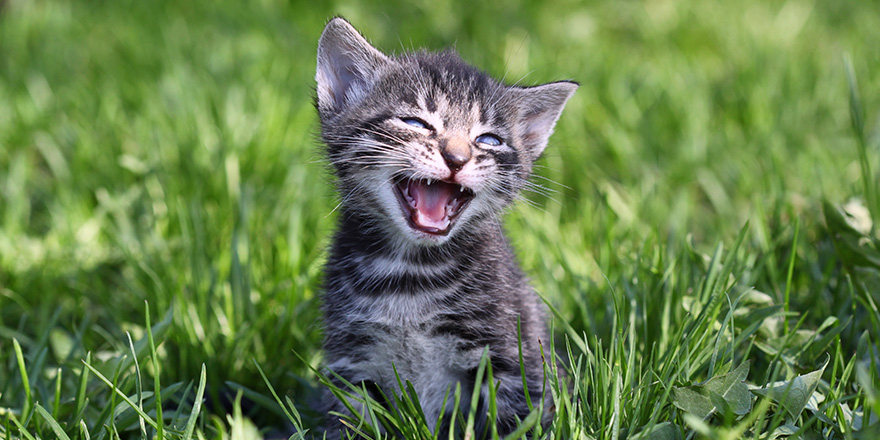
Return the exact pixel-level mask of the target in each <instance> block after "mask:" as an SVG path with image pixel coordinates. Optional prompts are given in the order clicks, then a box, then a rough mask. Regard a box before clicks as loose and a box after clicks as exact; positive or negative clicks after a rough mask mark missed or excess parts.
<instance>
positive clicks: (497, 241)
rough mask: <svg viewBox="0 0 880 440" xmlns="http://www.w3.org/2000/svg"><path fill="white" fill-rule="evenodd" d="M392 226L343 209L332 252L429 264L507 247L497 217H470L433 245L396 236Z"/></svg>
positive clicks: (397, 232)
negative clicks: (459, 228)
mask: <svg viewBox="0 0 880 440" xmlns="http://www.w3.org/2000/svg"><path fill="white" fill-rule="evenodd" d="M392 228H394V226H393V225H383V224H382V223H380V221H377V220H375V219H372V218H369V217H367V216H365V215H363V214H361V213H358V212H355V211H352V210H348V209H345V208H343V209H342V212H341V213H340V217H339V228H338V229H337V232H336V237H335V240H334V253H335V254H336V255H346V254H358V255H371V256H389V257H402V258H404V259H406V260H409V261H413V262H418V263H422V264H430V263H436V262H440V261H447V260H450V259H453V258H460V257H461V256H462V255H478V254H480V253H482V252H485V250H486V249H487V248H493V247H495V246H497V245H502V246H504V247H506V241H507V240H506V238H505V237H504V234H503V232H502V226H501V223H500V220H499V219H498V218H497V217H487V218H480V219H473V220H472V221H471V222H469V223H468V224H467V225H466V230H461V231H457V233H456V234H455V235H454V236H452V237H450V239H449V240H446V241H445V242H443V243H441V244H436V245H429V244H424V243H418V242H416V241H415V240H411V239H407V238H405V237H395V236H394V235H393V234H400V232H399V231H393V230H391V229H392Z"/></svg>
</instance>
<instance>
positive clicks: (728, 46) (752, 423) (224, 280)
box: [0, 0, 880, 440]
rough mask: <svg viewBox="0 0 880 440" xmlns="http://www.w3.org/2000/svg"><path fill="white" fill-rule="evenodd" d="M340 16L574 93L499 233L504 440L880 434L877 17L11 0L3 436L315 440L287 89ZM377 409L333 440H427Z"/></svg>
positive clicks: (310, 64)
mask: <svg viewBox="0 0 880 440" xmlns="http://www.w3.org/2000/svg"><path fill="white" fill-rule="evenodd" d="M0 4H4V2H0ZM338 14H341V15H343V16H345V17H347V18H348V19H350V20H351V21H352V22H353V23H354V24H355V26H357V27H358V28H359V29H361V30H362V31H363V32H364V33H365V34H366V35H367V36H368V37H369V38H370V39H371V40H372V41H373V43H375V44H376V45H377V46H378V47H380V48H382V49H384V50H386V51H400V50H403V49H405V48H410V47H428V48H432V49H440V48H444V47H448V46H451V45H454V46H455V47H456V48H457V49H458V51H459V52H460V53H461V54H462V55H463V57H464V58H465V59H467V60H469V61H471V62H472V63H474V64H476V65H478V66H480V67H481V68H484V69H485V70H487V71H488V72H490V73H492V74H494V75H497V76H499V77H501V76H505V77H506V79H507V80H508V81H509V82H516V81H520V82H521V83H525V84H533V83H540V82H546V81H551V80H556V79H569V78H571V79H576V80H578V81H579V82H580V83H581V88H580V89H579V90H578V92H577V94H576V95H575V97H574V98H573V99H572V101H571V102H570V103H569V104H568V106H567V108H566V110H565V113H564V114H563V117H562V119H561V121H560V123H559V125H558V127H557V131H556V134H555V135H554V137H553V138H552V139H551V145H550V146H549V147H548V149H547V153H546V154H545V157H544V159H542V161H541V163H540V165H541V167H540V169H539V174H540V176H536V178H535V181H536V182H538V183H542V184H544V185H545V186H546V187H547V188H549V189H551V190H553V191H554V192H553V193H552V194H551V196H550V197H547V196H545V195H541V194H531V195H529V198H530V200H531V201H532V202H533V204H534V206H531V205H529V204H520V205H519V206H517V207H516V208H515V209H514V210H513V211H512V213H511V215H510V216H509V218H508V222H507V227H508V232H509V235H510V236H511V237H512V239H513V241H514V245H515V247H516V248H517V250H518V253H519V255H520V259H521V262H522V264H523V266H524V268H525V269H526V271H527V272H528V273H529V274H530V275H531V276H532V279H533V283H534V285H535V286H536V287H537V289H538V290H539V291H540V292H541V294H542V295H543V296H544V297H545V298H546V300H547V302H548V304H549V305H550V306H552V309H553V310H554V313H553V314H554V317H555V318H554V320H553V326H554V329H555V332H554V341H552V345H551V343H550V342H551V341H547V343H546V344H545V355H546V356H547V357H550V356H551V354H552V353H556V354H557V355H558V357H559V359H560V363H559V365H560V367H559V368H563V369H565V370H567V371H566V372H565V374H562V373H561V372H560V371H559V370H557V369H556V368H549V367H548V371H547V391H548V392H552V393H553V398H554V403H555V406H556V413H555V414H556V415H555V419H554V421H553V423H552V424H551V425H550V426H548V427H546V429H542V428H541V427H540V426H534V421H535V420H536V418H532V419H527V420H526V421H525V423H524V425H523V428H522V430H521V431H520V432H519V433H525V432H532V435H533V438H556V439H562V438H566V439H567V438H571V439H581V438H595V439H626V438H629V439H642V440H644V439H672V438H688V439H689V438H712V439H737V438H744V437H750V438H767V439H769V438H774V437H776V436H800V437H802V438H836V439H840V438H842V439H871V438H877V436H880V429H878V426H880V425H878V423H877V415H878V414H880V398H878V393H880V378H878V374H880V373H878V363H880V352H878V348H880V347H878V345H877V343H878V340H880V311H878V307H877V303H878V301H880V239H878V234H877V228H876V227H875V226H874V225H875V224H876V222H877V221H878V220H880V190H878V188H880V183H878V182H880V180H878V178H880V174H878V173H877V171H878V170H880V163H878V161H880V155H878V152H877V148H878V146H880V145H878V140H880V124H878V121H880V119H878V118H880V69H878V66H880V51H877V50H876V42H877V41H880V7H878V6H877V5H876V4H875V3H874V2H870V1H863V2H831V1H825V2H809V1H797V0H789V1H787V2H784V3H779V2H765V1H759V0H745V1H742V2H726V3H725V2H700V1H696V0H694V1H687V2H670V1H650V2H644V3H642V2H635V1H627V2H610V1H606V2H589V3H584V2H576V1H558V2H540V1H534V2H525V1H523V2H476V3H475V4H471V3H470V2H464V1H459V0H447V1H435V2H419V1H414V2H396V3H394V2H386V3H385V4H381V5H375V4H370V5H367V3H366V2H364V3H363V4H360V3H357V2H301V4H300V3H299V2H293V3H285V2H279V1H273V0H267V1H261V2H252V3H244V2H232V1H219V2H189V1H183V2H172V1H161V0H156V1H150V2H142V1H132V0H128V1H116V2H97V3H96V2H75V1H60V0H59V1H27V0H12V1H8V2H5V6H3V7H2V9H0V54H3V55H2V56H0V438H22V439H32V438H33V439H35V438H52V437H57V438H71V439H102V438H154V437H155V438H168V439H179V438H192V437H193V436H196V437H199V438H201V437H204V438H216V437H223V438H251V437H255V436H259V435H262V434H271V435H276V434H278V433H279V432H287V431H289V428H290V427H291V426H293V427H295V428H296V429H298V430H299V433H302V432H303V430H305V429H308V428H310V427H311V426H312V424H313V423H314V416H315V415H314V414H312V413H311V411H310V410H309V403H310V402H311V400H312V399H313V398H314V397H315V396H316V394H317V392H318V390H320V389H321V388H322V387H324V386H325V385H323V384H322V383H325V382H326V378H325V377H323V375H322V374H323V373H321V370H320V364H321V352H320V334H321V332H320V310H319V302H318V296H319V293H320V282H321V265H322V262H323V260H324V258H325V249H326V246H327V245H328V240H329V238H328V236H329V233H330V231H331V230H332V227H333V223H334V214H333V213H332V211H333V207H334V206H335V204H336V200H335V196H334V195H333V192H332V189H331V187H330V185H329V184H328V173H327V172H326V168H325V163H324V161H323V158H322V156H321V153H320V150H319V146H318V144H317V142H316V140H315V139H316V133H317V123H316V115H315V111H314V109H313V107H312V87H313V79H312V78H313V75H314V58H315V48H316V43H317V39H318V36H319V35H320V31H321V29H322V27H323V25H324V23H325V22H326V20H327V19H328V18H330V17H332V16H334V15H338ZM844 207H845V208H846V209H845V210H844ZM852 225H857V226H856V227H854V226H852ZM485 375H486V376H485V378H484V380H487V381H488V382H487V383H492V380H491V368H488V369H487V370H486V371H485ZM561 377H567V379H561ZM401 379H402V380H405V378H401ZM404 384H405V383H404ZM335 391H336V392H337V393H340V394H346V395H350V396H352V398H355V399H357V398H358V393H357V392H356V391H355V390H351V389H337V390H335ZM388 397H389V398H390V399H395V400H396V401H397V402H398V403H399V404H398V405H397V408H383V407H382V406H380V405H368V408H370V411H369V412H368V413H367V414H366V415H365V416H366V420H364V421H360V420H350V423H351V424H352V426H355V427H356V429H357V431H358V432H361V433H363V434H364V435H367V436H370V437H374V436H376V432H378V430H379V429H380V427H382V426H384V427H395V428H396V429H398V430H400V431H401V432H406V433H411V435H413V436H420V435H421V436H430V432H429V431H428V430H426V429H425V421H424V416H420V414H419V410H418V404H417V403H418V396H416V395H414V394H412V393H402V394H399V395H393V396H388ZM809 397H815V398H816V399H814V400H813V402H812V403H809V404H808V401H807V399H808V398H809ZM469 398H471V396H464V395H461V393H460V391H458V392H457V390H450V401H452V400H453V399H457V401H461V400H463V399H469ZM457 418H458V421H457V422H456V426H457V427H458V428H459V430H458V431H459V433H460V434H461V432H462V431H463V430H467V428H468V426H473V422H472V420H473V419H472V415H471V414H460V415H459V416H457ZM469 422H470V423H469ZM462 435H463V434H462ZM306 436H307V437H308V434H306ZM463 436H464V435H463ZM295 438H296V437H295Z"/></svg>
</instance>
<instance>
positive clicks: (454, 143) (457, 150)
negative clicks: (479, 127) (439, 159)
mask: <svg viewBox="0 0 880 440" xmlns="http://www.w3.org/2000/svg"><path fill="white" fill-rule="evenodd" d="M442 153H443V159H444V160H445V161H446V166H448V167H449V169H450V170H452V171H458V170H460V169H461V168H462V167H463V166H464V165H465V164H466V163H468V161H469V160H471V145H470V142H468V141H467V140H466V139H462V138H450V139H449V140H447V141H446V145H444V146H443V150H442Z"/></svg>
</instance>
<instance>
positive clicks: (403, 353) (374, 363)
mask: <svg viewBox="0 0 880 440" xmlns="http://www.w3.org/2000/svg"><path fill="white" fill-rule="evenodd" d="M358 327H359V328H358V331H359V332H362V333H364V334H367V335H370V339H371V341H372V344H370V347H369V350H368V351H367V356H366V357H365V359H364V362H363V363H362V364H361V365H360V367H362V368H360V370H361V371H362V372H363V373H364V374H365V376H367V377H364V378H363V379H364V380H370V381H373V382H376V383H377V384H378V385H380V386H381V387H382V388H383V389H397V388H399V387H398V382H397V377H396V376H395V375H394V372H395V370H396V371H397V374H399V375H400V378H401V379H402V380H404V381H409V382H411V383H412V385H413V387H414V388H415V389H416V391H417V392H418V395H419V396H423V395H425V396H430V397H431V399H430V401H434V402H437V401H439V400H442V398H443V396H444V394H445V393H446V390H447V388H448V387H451V388H450V389H451V390H452V391H454V388H455V384H456V383H457V382H460V381H464V380H465V379H466V378H467V372H468V371H469V370H471V369H473V368H475V367H476V366H477V364H478V362H479V352H478V350H474V349H462V347H461V342H462V341H461V340H460V338H458V337H456V336H453V335H449V334H437V332H436V329H435V328H434V327H433V326H432V325H430V323H421V324H418V325H396V326H389V325H386V324H377V323H361V324H359V325H358ZM392 367H393V368H392ZM465 385H466V384H465Z"/></svg>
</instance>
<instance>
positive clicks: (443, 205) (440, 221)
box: [407, 180, 461, 233]
mask: <svg viewBox="0 0 880 440" xmlns="http://www.w3.org/2000/svg"><path fill="white" fill-rule="evenodd" d="M407 193H408V195H409V197H408V200H407V201H408V202H409V204H410V206H412V207H413V208H415V209H414V210H413V213H412V220H413V223H415V224H416V226H418V227H419V228H420V229H423V230H425V231H427V232H432V233H437V232H443V231H445V230H446V228H448V227H449V223H450V219H449V216H450V215H452V214H454V213H455V210H456V208H458V206H459V205H460V200H459V197H460V196H461V189H460V187H459V186H458V185H451V184H449V183H446V182H439V181H435V182H432V183H431V184H428V183H427V182H425V181H423V180H411V181H409V184H408V185H407Z"/></svg>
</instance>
